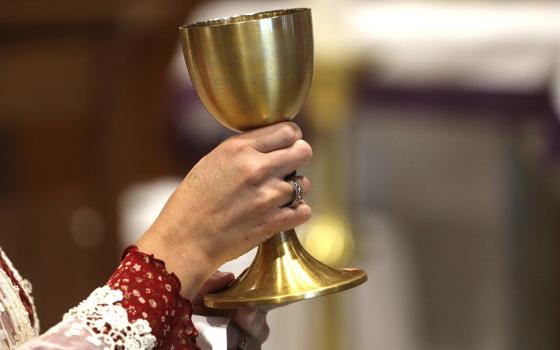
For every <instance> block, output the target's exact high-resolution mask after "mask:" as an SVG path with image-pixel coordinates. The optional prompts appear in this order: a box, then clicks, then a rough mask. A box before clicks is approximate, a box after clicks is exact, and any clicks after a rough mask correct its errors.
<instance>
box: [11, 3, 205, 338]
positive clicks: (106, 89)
mask: <svg viewBox="0 0 560 350" xmlns="http://www.w3.org/2000/svg"><path fill="white" fill-rule="evenodd" d="M193 4H194V1H164V2H163V1H134V2H129V1H95V2H80V1H56V2H50V1H49V2H41V1H23V2H11V1H2V2H1V3H0V146H1V148H0V162H1V163H0V164H1V169H2V170H1V171H0V174H1V175H0V223H1V228H0V231H1V234H0V244H1V245H2V247H3V248H4V249H5V251H6V252H7V253H8V255H10V256H11V258H12V260H14V262H15V264H16V266H18V267H19V268H20V270H21V272H22V274H24V275H25V276H26V277H27V278H29V279H30V280H31V281H33V283H34V285H35V291H34V292H35V298H36V301H37V304H38V309H39V313H40V315H41V320H42V324H43V329H44V328H45V327H48V326H51V325H52V324H53V323H54V322H55V321H56V320H58V319H60V317H61V316H62V314H63V312H64V310H65V309H68V308H69V307H70V306H72V305H74V304H76V303H77V302H78V301H79V300H81V299H83V298H84V297H85V296H87V295H88V294H89V292H90V291H91V290H92V289H93V288H94V287H95V286H96V285H99V284H101V283H103V282H105V280H106V279H107V278H108V276H110V273H111V272H112V270H113V269H114V267H115V266H116V263H117V261H118V258H119V254H120V249H121V248H120V246H118V243H117V242H118V237H117V224H118V218H117V203H118V196H119V194H120V193H121V192H122V191H123V189H124V188H125V187H126V186H127V185H128V184H130V183H132V182H136V181H142V180H146V179H151V178H153V177H157V176H159V175H161V174H168V173H169V172H171V171H172V170H173V168H174V164H173V163H172V161H171V160H172V158H171V156H170V152H169V150H168V147H169V144H168V141H167V139H166V132H165V131H166V127H167V124H166V119H165V118H164V117H163V110H164V105H163V104H164V99H163V98H164V94H165V91H166V90H165V79H166V75H165V70H166V67H167V65H168V62H169V59H170V57H171V54H172V53H173V52H174V51H175V49H176V45H177V35H178V31H177V27H178V25H180V24H183V21H184V19H185V17H186V14H187V12H188V11H189V9H190V8H191V7H192V6H193ZM183 170H184V169H183Z"/></svg>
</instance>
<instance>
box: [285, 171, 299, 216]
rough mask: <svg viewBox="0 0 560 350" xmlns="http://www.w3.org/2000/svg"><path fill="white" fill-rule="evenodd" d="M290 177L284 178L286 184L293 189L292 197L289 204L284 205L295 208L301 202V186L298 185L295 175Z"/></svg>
mask: <svg viewBox="0 0 560 350" xmlns="http://www.w3.org/2000/svg"><path fill="white" fill-rule="evenodd" d="M290 175H291V176H288V177H287V178H286V182H287V183H289V184H290V185H292V187H293V188H294V197H293V199H292V201H291V202H290V203H288V204H286V206H287V207H290V208H296V207H297V206H298V205H299V204H300V203H301V201H302V200H303V186H302V185H301V184H300V183H299V181H298V180H297V177H296V175H295V174H293V175H292V174H290Z"/></svg>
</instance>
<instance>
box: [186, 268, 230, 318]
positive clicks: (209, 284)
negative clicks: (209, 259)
mask: <svg viewBox="0 0 560 350" xmlns="http://www.w3.org/2000/svg"><path fill="white" fill-rule="evenodd" d="M234 280H235V275H234V274H232V273H230V272H221V271H216V272H214V273H213V274H212V276H210V278H209V279H208V280H207V281H206V283H204V285H203V286H202V287H201V288H200V290H199V291H198V293H197V295H196V296H195V297H194V298H193V300H192V306H193V313H195V314H197V315H205V316H220V317H227V316H229V311H227V310H220V309H213V308H207V307H206V306H205V305H204V296H205V295H206V294H208V293H217V292H219V291H221V290H224V289H226V288H227V287H228V286H229V285H230V284H231V282H233V281H234Z"/></svg>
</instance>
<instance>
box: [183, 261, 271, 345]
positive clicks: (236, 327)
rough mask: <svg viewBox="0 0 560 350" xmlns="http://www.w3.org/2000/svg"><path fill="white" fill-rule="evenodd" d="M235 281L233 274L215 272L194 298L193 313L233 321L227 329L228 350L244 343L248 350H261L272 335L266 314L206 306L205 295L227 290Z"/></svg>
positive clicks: (250, 309)
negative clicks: (270, 334)
mask: <svg viewBox="0 0 560 350" xmlns="http://www.w3.org/2000/svg"><path fill="white" fill-rule="evenodd" d="M234 279H235V276H234V275H233V274H232V273H226V272H220V271H217V272H215V273H214V274H213V275H212V276H211V277H210V278H209V279H208V281H206V283H205V284H204V285H203V286H202V288H201V289H200V291H199V292H198V294H197V295H196V296H195V297H194V299H193V301H192V305H193V312H194V314H197V315H204V316H220V317H227V318H229V319H230V320H231V322H230V323H229V325H228V328H227V337H228V340H227V343H228V349H238V348H239V346H240V345H241V344H243V342H244V344H245V349H246V350H258V349H261V346H262V344H263V343H264V342H265V341H266V339H267V338H268V335H269V333H270V328H269V326H268V324H267V322H266V312H264V311H262V310H261V309H258V308H237V309H228V310H225V309H212V308H208V307H206V306H205V305H204V295H206V294H208V293H217V292H219V291H221V290H223V289H225V288H227V287H228V286H229V285H230V284H231V283H232V282H233V281H234Z"/></svg>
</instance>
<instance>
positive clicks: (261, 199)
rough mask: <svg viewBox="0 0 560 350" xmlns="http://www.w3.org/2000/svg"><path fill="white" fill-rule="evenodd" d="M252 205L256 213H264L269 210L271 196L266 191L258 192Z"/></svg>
mask: <svg viewBox="0 0 560 350" xmlns="http://www.w3.org/2000/svg"><path fill="white" fill-rule="evenodd" d="M253 203H254V206H255V209H254V210H255V212H256V213H265V212H267V211H268V210H269V209H270V208H271V203H272V196H271V195H270V193H268V192H267V191H259V193H258V194H257V195H256V196H255V199H254V202H253Z"/></svg>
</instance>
